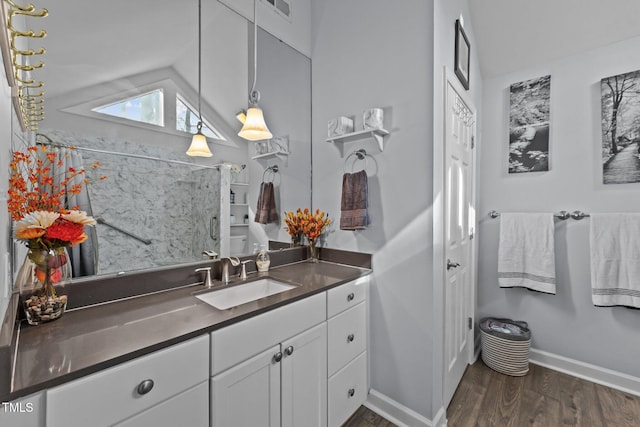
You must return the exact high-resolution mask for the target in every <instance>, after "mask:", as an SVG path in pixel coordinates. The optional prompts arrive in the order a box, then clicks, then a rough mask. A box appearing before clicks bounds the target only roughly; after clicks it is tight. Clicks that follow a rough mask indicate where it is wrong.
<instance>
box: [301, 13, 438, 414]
mask: <svg viewBox="0 0 640 427" xmlns="http://www.w3.org/2000/svg"><path fill="white" fill-rule="evenodd" d="M432 22H433V5H432V3H431V2H424V1H421V0H411V1H403V2H390V1H384V0H375V1H365V0H356V1H349V2H344V1H340V0H326V1H314V2H313V4H312V76H313V88H312V111H313V117H312V130H313V132H312V133H313V151H312V154H313V156H312V158H313V187H312V188H313V207H314V209H315V208H320V209H322V210H325V211H327V212H329V214H330V216H331V217H332V218H333V219H334V220H335V223H334V224H333V225H332V226H331V230H332V232H331V233H329V235H328V236H327V239H326V245H327V246H329V247H333V248H341V249H346V250H355V251H361V252H368V253H373V269H374V273H373V277H372V282H371V316H370V319H371V387H372V388H373V389H374V390H376V391H378V392H380V393H382V394H384V395H386V396H387V397H389V398H391V399H393V400H395V401H396V402H399V403H400V404H402V405H404V406H406V407H408V408H410V409H412V410H413V411H415V412H417V413H419V414H421V415H422V416H424V417H427V418H429V417H431V415H432V410H431V393H432V390H431V387H432V374H431V368H430V367H431V363H432V356H433V346H434V343H433V338H432V335H431V327H432V314H431V313H432V307H431V304H432V299H431V295H432V286H433V284H432V282H431V279H432V269H431V267H432V262H431V260H432V257H433V255H432V212H431V200H432V171H431V165H432V162H433V159H432V150H433V145H432V137H433V129H432V87H433V63H432V49H433V28H432V24H431V23H432ZM372 107H381V108H384V110H385V126H386V128H387V129H389V130H390V131H391V135H390V136H388V137H387V138H386V146H385V150H384V152H382V153H380V152H377V150H376V149H375V146H376V144H375V142H374V141H373V140H366V139H364V140H361V141H357V142H353V143H349V144H347V145H346V147H345V155H348V154H349V153H351V152H352V151H353V150H356V149H358V148H365V149H366V150H367V152H369V153H371V154H372V155H373V157H372V158H370V159H369V161H368V170H367V172H368V175H369V215H370V220H371V224H370V225H369V227H368V228H367V229H366V230H363V231H340V230H339V216H340V194H341V184H342V173H343V165H344V157H342V156H341V152H340V150H339V147H338V146H335V145H334V144H329V143H327V142H325V139H326V137H327V121H328V120H329V119H331V118H334V117H336V116H340V115H344V116H355V119H356V120H355V122H356V128H357V129H362V112H363V111H364V110H365V109H367V108H372Z"/></svg>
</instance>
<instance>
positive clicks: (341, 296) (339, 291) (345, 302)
mask: <svg viewBox="0 0 640 427" xmlns="http://www.w3.org/2000/svg"><path fill="white" fill-rule="evenodd" d="M368 284H369V278H368V277H361V278H359V279H357V280H354V281H353V282H349V283H346V284H344V285H341V286H338V287H336V288H333V289H329V290H328V291H327V318H329V317H332V316H335V315H336V314H338V313H340V312H342V311H344V310H346V309H348V308H349V307H354V306H355V305H357V304H358V303H359V302H362V301H364V300H365V299H366V297H367V289H368Z"/></svg>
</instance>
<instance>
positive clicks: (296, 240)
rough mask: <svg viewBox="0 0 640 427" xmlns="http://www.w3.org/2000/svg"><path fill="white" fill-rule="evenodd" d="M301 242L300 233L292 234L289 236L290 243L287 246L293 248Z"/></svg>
mask: <svg viewBox="0 0 640 427" xmlns="http://www.w3.org/2000/svg"><path fill="white" fill-rule="evenodd" d="M301 242H302V235H300V234H294V235H293V236H291V244H290V245H289V247H291V248H295V247H298V246H300V245H301Z"/></svg>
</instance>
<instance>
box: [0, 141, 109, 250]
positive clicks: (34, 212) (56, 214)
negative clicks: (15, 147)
mask: <svg viewBox="0 0 640 427" xmlns="http://www.w3.org/2000/svg"><path fill="white" fill-rule="evenodd" d="M39 152H41V153H43V155H39ZM62 165H63V161H62V159H61V158H58V154H57V153H53V152H48V151H47V147H46V146H45V145H42V146H40V147H37V146H31V147H29V148H28V150H27V152H22V151H15V152H13V153H12V160H11V163H10V164H9V168H10V175H9V190H8V195H9V200H8V209H9V214H10V215H11V218H12V219H13V220H14V221H17V225H16V238H17V239H19V240H22V241H24V242H26V244H27V246H28V247H29V249H45V250H52V249H57V248H61V247H67V246H72V245H76V244H79V243H82V242H84V241H85V240H87V235H86V234H85V233H84V226H85V225H95V223H96V221H95V220H94V219H93V218H92V217H90V216H88V215H87V214H86V213H85V212H83V211H80V210H77V209H78V207H77V206H73V207H71V209H65V208H64V206H63V199H64V197H65V195H66V194H67V192H69V193H70V194H79V193H80V191H81V190H82V187H83V185H84V184H89V182H90V180H89V178H87V177H86V176H85V174H86V172H85V170H84V169H81V170H76V169H74V168H72V167H69V168H67V170H66V171H64V174H65V175H66V176H64V177H62V178H63V179H60V180H59V181H58V182H56V178H57V177H56V176H55V175H54V170H55V169H56V168H60V167H61V166H62ZM98 166H100V164H99V163H98V162H96V163H94V164H93V166H92V168H93V169H97V168H98ZM80 176H84V178H83V179H82V180H80V179H76V181H80V182H79V183H75V184H71V185H69V184H70V183H71V182H72V180H74V179H75V178H76V177H80ZM105 178H106V176H102V177H100V178H99V179H100V180H103V179H105ZM67 187H68V189H67Z"/></svg>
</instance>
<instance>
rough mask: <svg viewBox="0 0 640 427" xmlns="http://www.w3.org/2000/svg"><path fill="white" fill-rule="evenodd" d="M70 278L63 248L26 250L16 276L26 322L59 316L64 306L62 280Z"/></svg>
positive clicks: (66, 256) (31, 322)
mask: <svg viewBox="0 0 640 427" xmlns="http://www.w3.org/2000/svg"><path fill="white" fill-rule="evenodd" d="M70 278H71V265H70V264H69V255H68V254H67V250H66V248H56V249H49V250H47V249H29V251H28V252H27V256H26V257H25V260H24V263H23V264H22V267H21V268H20V271H19V272H18V276H17V277H16V286H18V290H19V291H20V294H21V296H22V301H23V308H24V312H25V316H26V318H27V322H28V323H29V324H30V325H39V324H41V323H45V322H50V321H52V320H55V319H58V318H59V317H60V316H62V314H64V310H65V309H66V308H67V296H66V295H65V294H64V287H63V285H64V283H65V282H66V281H67V280H69V279H70Z"/></svg>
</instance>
